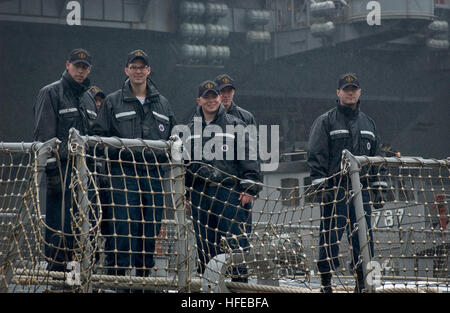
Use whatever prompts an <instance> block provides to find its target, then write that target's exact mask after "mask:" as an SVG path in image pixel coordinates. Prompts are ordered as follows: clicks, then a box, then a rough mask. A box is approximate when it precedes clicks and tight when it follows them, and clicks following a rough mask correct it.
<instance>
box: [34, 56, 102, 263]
mask: <svg viewBox="0 0 450 313" xmlns="http://www.w3.org/2000/svg"><path fill="white" fill-rule="evenodd" d="M91 62H92V56H91V55H90V53H89V52H88V51H86V50H84V49H75V50H73V51H72V52H71V54H70V55H69V58H68V60H67V61H66V70H65V71H64V73H63V75H62V78H61V79H60V80H58V81H56V82H54V83H52V84H50V85H48V86H45V87H43V88H42V89H41V90H40V92H39V94H38V96H37V99H36V102H35V103H34V107H33V111H34V122H35V125H34V126H35V128H34V140H36V141H41V142H45V141H47V140H49V139H51V138H54V137H57V138H58V139H59V140H61V141H62V144H61V145H60V147H59V153H58V156H57V157H56V156H53V157H52V158H50V159H49V160H48V162H47V167H46V174H47V195H46V203H47V207H46V213H45V219H46V224H47V227H46V231H45V255H46V256H47V257H48V259H47V261H48V262H49V265H48V269H49V270H51V271H65V270H66V266H67V263H68V262H70V261H72V252H73V248H74V247H73V242H74V240H73V235H72V229H71V213H70V207H71V203H70V202H71V201H70V200H71V191H70V190H69V188H68V187H69V183H70V175H68V176H69V177H66V176H65V174H66V168H67V166H69V172H68V173H70V164H68V163H70V162H69V161H68V160H67V154H68V151H67V140H68V136H69V129H70V128H72V127H74V128H76V129H77V130H78V131H79V132H80V134H81V135H86V134H88V132H89V128H90V125H91V124H92V122H93V121H94V120H95V118H96V117H97V108H96V106H95V102H94V99H93V97H92V96H91V95H90V94H89V93H88V92H86V91H87V90H88V87H89V86H90V82H89V79H88V78H87V77H88V75H89V73H90V71H91ZM58 162H61V163H60V167H59V166H58ZM64 181H65V184H64ZM63 198H64V204H63V203H62V201H63ZM76 209H77V208H76V207H74V212H73V213H74V214H76ZM51 229H54V230H55V231H53V230H51ZM57 231H62V234H58V233H57Z"/></svg>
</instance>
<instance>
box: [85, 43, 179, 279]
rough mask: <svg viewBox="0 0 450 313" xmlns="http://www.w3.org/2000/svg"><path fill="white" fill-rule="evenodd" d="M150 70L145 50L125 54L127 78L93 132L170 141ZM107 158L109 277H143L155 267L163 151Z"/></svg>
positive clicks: (169, 118) (170, 118)
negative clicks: (130, 272)
mask: <svg viewBox="0 0 450 313" xmlns="http://www.w3.org/2000/svg"><path fill="white" fill-rule="evenodd" d="M150 72H151V68H150V66H149V58H148V55H147V54H146V53H145V51H142V50H135V51H132V52H130V53H129V54H128V57H127V62H126V66H125V74H126V75H127V77H128V79H127V80H126V81H125V82H124V84H123V86H122V88H121V89H119V90H117V91H115V92H113V93H111V94H109V95H108V96H107V97H106V99H105V100H104V102H103V104H102V106H101V109H100V112H99V116H98V118H97V120H96V124H95V127H94V133H95V134H98V135H102V136H107V137H111V136H115V137H119V138H141V139H148V140H160V139H162V140H168V139H169V137H170V135H171V131H172V128H173V126H174V125H176V121H175V117H174V114H173V111H172V109H171V107H170V104H169V102H168V100H167V99H166V98H165V97H164V96H163V95H161V94H160V92H159V91H158V89H157V88H156V87H155V85H154V84H153V82H152V81H151V80H150V78H149V75H150ZM153 152H154V153H153ZM109 157H110V158H111V159H112V160H114V162H111V166H110V171H111V172H110V174H111V175H113V178H112V179H111V181H112V187H113V191H112V192H111V195H110V197H109V198H110V199H111V200H113V201H112V203H114V205H112V204H107V205H105V206H104V209H103V210H104V220H105V223H106V224H107V226H106V227H105V228H107V229H108V230H107V234H106V247H105V250H106V266H107V267H108V273H109V274H117V275H124V274H125V273H126V270H127V269H130V268H131V267H133V266H134V267H136V275H137V276H142V277H145V276H148V275H149V273H150V269H151V268H152V267H153V266H154V265H155V261H154V257H153V254H154V251H155V239H156V237H157V236H158V234H159V232H160V229H161V219H162V215H163V203H164V202H163V193H162V182H161V177H162V175H163V172H162V169H161V167H159V166H158V167H157V166H156V165H155V162H156V161H158V162H160V163H164V162H167V159H166V158H165V154H164V153H162V152H161V151H156V150H153V151H148V152H146V153H145V155H143V153H142V151H139V152H137V153H134V155H132V153H131V152H129V151H122V152H120V154H119V153H118V152H117V151H116V152H115V154H114V151H112V149H111V148H109ZM144 158H145V160H144ZM133 159H134V160H136V162H140V163H141V164H137V165H136V166H135V165H133V164H132V163H130V161H133ZM143 162H146V164H142V163H143ZM122 175H125V176H126V178H124V177H122ZM124 189H127V191H124ZM128 219H130V222H129V221H128ZM143 235H144V236H145V237H144V238H143ZM130 251H131V253H130Z"/></svg>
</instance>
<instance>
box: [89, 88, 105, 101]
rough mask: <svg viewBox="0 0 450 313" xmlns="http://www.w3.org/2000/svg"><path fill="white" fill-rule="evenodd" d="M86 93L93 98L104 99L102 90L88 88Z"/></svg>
mask: <svg viewBox="0 0 450 313" xmlns="http://www.w3.org/2000/svg"><path fill="white" fill-rule="evenodd" d="M88 91H89V92H90V93H91V95H92V96H93V97H94V98H95V97H96V96H99V97H102V98H103V99H105V98H106V95H105V93H104V92H103V90H101V89H100V88H98V87H97V86H91V87H89V89H88Z"/></svg>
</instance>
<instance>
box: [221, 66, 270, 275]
mask: <svg viewBox="0 0 450 313" xmlns="http://www.w3.org/2000/svg"><path fill="white" fill-rule="evenodd" d="M214 82H215V83H216V84H217V86H218V88H219V92H220V97H221V103H222V105H223V107H224V109H225V112H226V113H227V114H230V115H233V116H235V117H237V118H239V119H240V120H242V121H243V122H244V123H245V124H246V125H247V126H250V127H255V128H254V129H255V140H256V143H257V144H258V143H259V141H258V135H257V129H256V127H257V124H256V120H255V117H254V116H253V114H252V113H250V112H249V111H247V110H245V109H243V108H242V107H240V106H238V105H237V104H236V103H235V101H234V95H235V94H236V84H235V83H234V80H233V78H231V76H230V75H228V74H221V75H218V76H217V77H216V78H215V79H214ZM258 164H259V162H258ZM260 180H261V181H262V177H260ZM244 209H245V210H244V211H243V212H242V214H241V215H240V217H241V218H242V220H241V221H240V222H243V223H244V224H245V232H246V233H248V234H250V233H251V232H252V213H251V210H252V202H249V203H247V204H246V205H245V206H244ZM239 271H240V272H241V274H242V273H244V274H245V270H244V269H239ZM233 274H237V273H233ZM231 280H232V281H235V282H247V281H248V279H247V277H245V276H243V277H236V276H233V278H232V279H231Z"/></svg>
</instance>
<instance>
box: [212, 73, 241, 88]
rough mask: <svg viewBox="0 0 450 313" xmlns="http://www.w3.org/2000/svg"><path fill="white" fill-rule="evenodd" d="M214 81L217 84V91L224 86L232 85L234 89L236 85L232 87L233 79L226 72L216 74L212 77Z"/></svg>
mask: <svg viewBox="0 0 450 313" xmlns="http://www.w3.org/2000/svg"><path fill="white" fill-rule="evenodd" d="M214 82H215V83H216V84H217V85H218V86H219V91H220V90H222V89H223V88H225V87H232V88H233V89H236V87H234V81H233V79H232V78H231V77H230V75H228V74H221V75H219V76H217V77H216V78H215V79H214Z"/></svg>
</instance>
